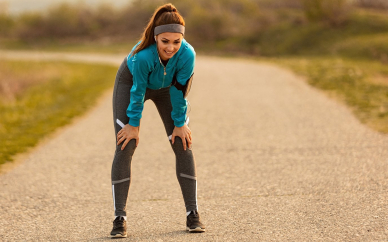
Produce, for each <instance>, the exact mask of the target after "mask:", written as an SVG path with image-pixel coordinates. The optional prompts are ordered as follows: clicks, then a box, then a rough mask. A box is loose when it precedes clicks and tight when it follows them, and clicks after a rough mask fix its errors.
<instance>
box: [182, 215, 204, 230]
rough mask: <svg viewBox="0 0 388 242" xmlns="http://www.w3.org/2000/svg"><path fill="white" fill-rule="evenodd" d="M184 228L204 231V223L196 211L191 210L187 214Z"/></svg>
mask: <svg viewBox="0 0 388 242" xmlns="http://www.w3.org/2000/svg"><path fill="white" fill-rule="evenodd" d="M186 230H187V231H189V232H191V233H193V232H197V233H202V232H205V225H203V224H202V223H201V221H200V218H199V214H198V212H197V211H191V212H190V214H189V215H188V216H187V222H186Z"/></svg>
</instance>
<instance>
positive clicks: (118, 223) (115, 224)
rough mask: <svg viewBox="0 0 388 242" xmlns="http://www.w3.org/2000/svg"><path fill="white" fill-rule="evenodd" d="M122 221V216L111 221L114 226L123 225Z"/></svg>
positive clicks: (119, 226)
mask: <svg viewBox="0 0 388 242" xmlns="http://www.w3.org/2000/svg"><path fill="white" fill-rule="evenodd" d="M124 221H125V220H124V218H123V219H121V218H119V219H117V220H115V221H114V222H113V224H114V227H115V228H121V227H124Z"/></svg>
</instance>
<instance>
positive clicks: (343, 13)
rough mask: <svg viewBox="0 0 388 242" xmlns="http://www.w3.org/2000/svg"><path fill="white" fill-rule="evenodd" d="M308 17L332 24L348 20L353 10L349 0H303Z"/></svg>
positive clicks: (311, 19) (335, 24) (315, 20)
mask: <svg viewBox="0 0 388 242" xmlns="http://www.w3.org/2000/svg"><path fill="white" fill-rule="evenodd" d="M301 1H302V4H303V7H304V11H305V14H306V17H307V19H308V20H310V21H313V22H318V21H324V22H328V23H329V24H330V25H332V26H337V25H341V24H343V23H344V22H346V21H347V20H348V17H349V13H350V10H351V1H349V0H301Z"/></svg>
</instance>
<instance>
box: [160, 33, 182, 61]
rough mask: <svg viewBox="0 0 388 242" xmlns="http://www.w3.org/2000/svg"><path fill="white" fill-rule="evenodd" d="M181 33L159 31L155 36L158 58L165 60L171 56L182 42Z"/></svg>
mask: <svg viewBox="0 0 388 242" xmlns="http://www.w3.org/2000/svg"><path fill="white" fill-rule="evenodd" d="M182 38H183V36H182V34H181V33H170V32H166V33H161V34H159V35H158V36H156V44H157V47H158V53H159V56H160V59H162V60H164V61H166V60H168V59H170V58H172V57H173V56H174V55H175V53H176V52H178V50H179V48H180V47H181V44H182Z"/></svg>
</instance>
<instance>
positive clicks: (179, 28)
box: [154, 24, 185, 35]
mask: <svg viewBox="0 0 388 242" xmlns="http://www.w3.org/2000/svg"><path fill="white" fill-rule="evenodd" d="M165 32H172V33H181V34H183V35H184V34H185V26H183V25H181V24H165V25H159V26H157V27H155V30H154V35H158V34H161V33H165Z"/></svg>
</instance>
